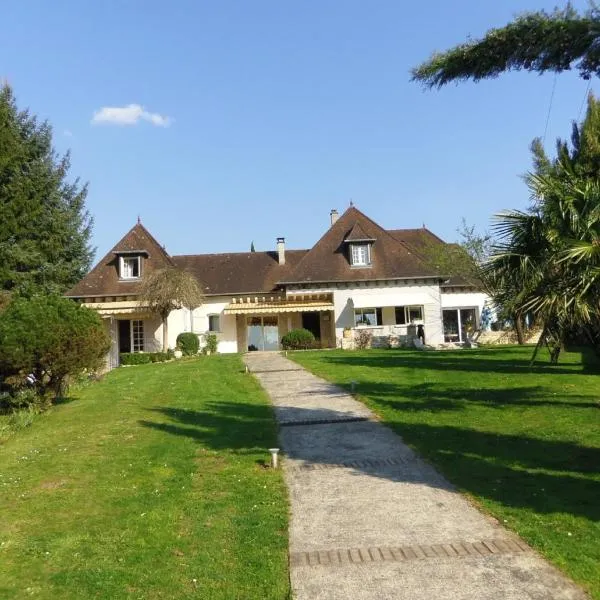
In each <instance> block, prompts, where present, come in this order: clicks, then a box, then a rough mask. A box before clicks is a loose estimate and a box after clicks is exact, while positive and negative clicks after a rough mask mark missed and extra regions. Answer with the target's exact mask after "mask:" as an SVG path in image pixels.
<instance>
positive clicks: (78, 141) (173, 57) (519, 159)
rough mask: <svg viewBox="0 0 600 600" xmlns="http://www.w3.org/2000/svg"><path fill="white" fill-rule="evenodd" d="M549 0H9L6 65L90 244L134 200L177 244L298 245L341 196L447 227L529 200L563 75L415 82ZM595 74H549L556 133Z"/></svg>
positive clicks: (398, 220)
mask: <svg viewBox="0 0 600 600" xmlns="http://www.w3.org/2000/svg"><path fill="white" fill-rule="evenodd" d="M555 2H556V0H551V1H550V2H546V1H543V0H536V2H533V0H532V2H531V3H529V2H528V3H527V4H526V5H524V3H523V2H519V1H516V0H503V1H502V2H497V1H492V0H452V1H451V2H448V1H447V0H430V1H429V2H410V3H409V2H401V1H398V0H390V1H383V0H379V1H377V2H369V3H367V2H364V1H355V0H344V1H342V0H336V1H332V0H302V1H298V0H296V1H293V2H292V1H288V0H283V1H282V0H253V1H252V2H248V1H241V0H239V1H234V0H225V1H223V2H216V1H213V2H200V1H191V0H190V1H182V0H172V1H171V2H169V3H167V2H164V1H161V2H158V1H150V0H144V1H142V0H140V1H133V0H131V1H126V0H120V1H116V0H115V1H104V2H81V1H79V0H70V1H66V0H62V1H61V0H54V1H53V2H48V1H47V0H37V1H34V0H28V1H27V2H23V1H21V0H5V2H3V3H2V13H3V14H2V22H3V27H2V36H0V78H5V79H7V80H8V81H9V82H10V83H11V85H12V86H13V87H14V90H15V93H16V95H17V100H18V103H19V106H21V107H29V108H30V109H31V110H32V111H33V112H34V113H36V114H38V115H39V116H40V117H41V118H47V119H49V120H50V122H51V123H52V124H53V126H54V131H55V143H56V147H57V149H58V150H59V151H65V150H66V149H68V148H71V150H72V163H73V167H72V174H73V175H77V176H79V177H81V179H82V180H84V181H89V183H90V193H89V196H88V208H89V210H90V212H91V213H92V215H93V216H94V219H95V227H94V237H93V243H94V245H95V246H97V248H98V254H97V258H99V257H100V256H101V255H102V254H103V253H104V252H106V251H107V250H108V249H109V248H110V247H111V246H112V245H113V244H114V243H115V242H116V241H117V240H118V239H119V238H120V237H121V236H122V235H123V234H124V233H125V232H126V231H127V230H128V229H129V228H130V227H131V226H132V225H133V224H134V223H135V220H136V218H137V216H138V214H140V215H141V218H142V222H143V223H144V224H145V225H146V226H147V227H148V228H149V229H150V230H151V231H152V232H153V233H154V235H155V236H156V237H157V238H158V239H159V241H161V243H163V244H165V245H166V247H167V250H168V251H169V252H171V253H173V254H186V253H188V254H191V253H203V252H227V251H247V250H248V249H249V246H250V242H251V241H252V240H254V242H255V245H256V247H257V249H260V250H266V249H268V250H270V249H273V248H274V246H275V238H276V237H277V236H285V237H286V239H287V243H288V247H292V248H302V247H308V246H311V245H312V244H313V243H314V242H315V241H316V240H317V239H318V238H319V237H320V236H321V235H322V233H323V232H324V231H325V229H326V228H327V226H328V222H329V211H330V210H331V209H332V208H337V209H338V210H340V211H342V210H344V209H345V208H346V207H347V206H348V203H349V201H350V199H352V200H353V201H354V203H355V204H356V206H357V207H358V208H360V209H361V210H363V211H364V212H366V213H367V214H368V215H369V216H371V217H372V218H373V219H375V220H376V221H378V222H379V223H380V224H381V225H383V226H384V227H388V228H400V227H419V226H421V225H422V224H423V223H425V224H426V225H427V226H428V227H429V228H430V229H432V230H433V231H434V232H436V233H437V234H438V235H440V236H442V237H444V238H446V239H448V240H454V239H456V228H457V226H458V225H459V223H460V220H461V218H462V217H465V218H466V219H467V221H468V222H470V223H472V224H474V225H476V226H477V227H478V228H479V229H485V228H487V227H488V225H489V222H490V217H491V215H492V214H493V213H495V212H498V211H500V210H502V209H505V208H523V207H525V206H526V205H527V203H528V193H527V189H526V188H525V186H524V184H523V182H522V180H521V178H520V176H521V175H522V174H523V173H524V172H525V171H527V170H528V168H529V167H530V155H529V149H528V148H529V144H530V142H531V140H532V139H533V138H534V137H536V136H542V135H543V133H544V129H545V123H546V117H547V114H548V107H549V103H550V97H551V92H552V87H553V82H554V76H552V75H548V76H543V77H539V76H537V75H533V74H527V73H515V74H509V75H504V76H502V77H500V78H499V79H496V80H491V81H484V82H481V83H479V84H473V83H467V84H461V85H458V86H455V85H450V86H447V87H445V88H443V89H442V90H440V91H424V90H423V89H422V88H421V87H420V86H419V85H417V84H415V83H412V82H410V74H409V71H410V69H411V67H413V66H415V65H417V64H419V63H420V62H421V61H423V60H424V59H426V58H427V57H428V56H429V55H430V54H431V53H432V52H433V51H434V50H436V49H438V50H443V49H446V48H448V47H450V46H452V45H454V44H455V43H459V42H462V41H464V40H465V39H466V37H467V36H469V35H470V36H472V37H478V36H479V35H481V34H482V33H483V32H485V31H486V30H487V29H489V28H490V27H493V26H501V25H503V24H504V23H506V22H507V21H508V20H510V19H511V17H512V16H513V15H514V14H515V13H516V12H519V11H522V10H524V9H532V10H533V9H538V8H552V7H553V6H554V4H555ZM575 6H577V7H580V8H581V7H584V6H586V3H585V2H583V1H578V2H575ZM586 86H587V83H586V82H584V81H583V80H580V79H578V78H577V77H576V76H575V75H574V74H563V75H560V76H559V77H558V78H557V79H556V90H555V94H554V101H553V105H552V111H551V113H550V121H549V126H548V131H547V136H546V143H547V146H548V147H550V148H551V147H553V145H554V139H555V138H556V137H557V136H565V135H568V134H569V132H570V127H571V121H572V120H573V119H575V118H577V115H578V113H579V109H580V106H581V103H582V100H583V98H584V94H585V90H586ZM596 87H597V84H596V82H593V85H592V89H595V88H596ZM107 108H120V109H124V110H121V111H110V110H108V111H107V110H106V109H107ZM94 116H95V118H96V121H97V122H93V119H94ZM115 120H117V121H120V122H121V123H120V124H118V123H115V122H114V121H115ZM123 121H126V122H127V123H128V124H123V123H122V122H123Z"/></svg>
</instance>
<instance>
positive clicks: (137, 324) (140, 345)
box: [129, 319, 145, 352]
mask: <svg viewBox="0 0 600 600" xmlns="http://www.w3.org/2000/svg"><path fill="white" fill-rule="evenodd" d="M129 327H130V336H131V351H132V352H144V348H145V344H144V321H143V320H142V319H132V320H131V321H130V323H129Z"/></svg>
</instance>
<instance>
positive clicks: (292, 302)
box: [223, 294, 335, 352]
mask: <svg viewBox="0 0 600 600" xmlns="http://www.w3.org/2000/svg"><path fill="white" fill-rule="evenodd" d="M333 308H334V307H333V297H332V295H331V294H301V295H297V294H296V295H293V296H271V297H264V296H263V297H253V298H250V297H246V298H234V299H233V300H232V302H231V303H230V304H229V305H228V306H227V307H226V308H225V310H224V311H223V312H224V314H225V315H235V317H236V329H237V346H238V352H248V351H250V352H251V351H256V350H259V351H268V350H279V349H280V348H281V338H282V337H283V336H284V335H285V334H286V333H287V332H288V331H291V330H293V329H299V328H304V329H308V330H309V331H311V332H312V333H313V335H314V336H315V339H317V340H318V341H319V343H320V346H321V347H322V348H332V347H335V320H334V313H333Z"/></svg>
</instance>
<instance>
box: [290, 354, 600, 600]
mask: <svg viewBox="0 0 600 600" xmlns="http://www.w3.org/2000/svg"><path fill="white" fill-rule="evenodd" d="M531 350H532V349H531V348H530V347H521V348H519V347H506V348H494V349H492V348H490V349H478V350H462V351H451V352H416V351H415V352H411V351H402V350H368V351H362V352H344V351H328V352H327V351H326V352H306V353H297V354H294V355H293V356H292V358H293V359H294V360H296V361H297V362H299V363H300V364H302V365H303V366H305V367H307V368H308V369H310V370H311V371H313V372H314V373H316V374H318V375H321V376H322V377H325V378H326V379H329V380H330V381H333V382H336V383H338V384H341V385H343V386H345V387H350V385H349V383H350V382H351V381H352V380H355V381H357V382H358V387H357V392H358V394H359V396H360V399H361V400H363V401H364V402H365V403H366V404H367V405H368V406H369V407H370V408H371V409H373V410H374V411H375V412H376V413H377V414H378V415H379V416H380V417H381V418H382V420H383V421H384V422H385V423H387V424H388V425H389V426H390V427H392V428H393V429H394V430H395V431H397V432H398V433H399V434H400V435H401V436H402V437H403V438H404V440H405V441H406V442H407V443H408V444H409V445H411V446H412V447H413V448H415V449H416V450H417V451H418V452H419V453H420V454H421V455H423V456H425V457H426V458H427V459H428V460H430V461H431V462H432V463H433V464H435V465H436V466H437V467H438V468H439V469H440V470H441V471H442V472H443V473H444V474H445V475H446V476H447V477H448V479H449V480H450V481H452V482H453V483H454V484H455V485H456V486H457V487H458V488H459V489H460V490H462V491H463V492H465V493H466V494H467V495H469V496H470V497H471V498H472V499H473V500H474V501H475V502H476V503H477V504H479V505H480V506H482V507H483V508H484V509H485V510H486V511H488V512H489V513H491V514H492V515H494V516H495V517H497V518H498V519H499V520H500V521H501V522H503V523H505V524H506V525H507V526H508V527H510V528H512V529H513V530H515V531H516V532H518V533H519V535H521V536H522V537H523V538H524V539H526V540H527V541H528V542H529V543H531V544H532V545H533V546H534V547H535V548H536V549H538V550H539V551H540V552H541V553H542V554H543V555H545V556H546V557H548V558H549V559H550V560H552V561H553V562H554V563H555V564H556V565H558V566H559V567H560V568H561V569H563V570H564V571H565V572H566V573H568V574H569V575H570V576H571V577H572V578H573V579H575V580H576V581H578V582H579V583H581V584H582V585H584V586H585V587H587V588H588V589H589V590H590V591H591V593H592V595H593V597H594V598H596V599H600V372H599V371H598V366H597V363H595V361H594V360H593V359H591V358H590V357H589V356H586V357H584V358H585V360H584V361H583V362H582V355H581V354H579V353H566V354H564V355H561V364H559V365H558V366H556V367H551V366H549V365H539V366H536V367H533V368H530V367H529V366H528V362H529V358H530V356H531Z"/></svg>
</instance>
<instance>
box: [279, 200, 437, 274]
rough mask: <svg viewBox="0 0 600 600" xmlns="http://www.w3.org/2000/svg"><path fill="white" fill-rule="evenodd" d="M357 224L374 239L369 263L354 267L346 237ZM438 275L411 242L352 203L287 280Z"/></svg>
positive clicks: (367, 237)
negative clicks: (400, 237) (401, 237)
mask: <svg viewBox="0 0 600 600" xmlns="http://www.w3.org/2000/svg"><path fill="white" fill-rule="evenodd" d="M358 227H360V231H361V235H362V236H364V237H365V239H372V240H375V242H374V243H373V247H372V249H371V262H372V264H371V266H369V267H360V268H357V267H353V266H351V265H350V263H349V261H348V254H347V248H346V246H347V244H345V241H346V240H347V238H348V236H349V235H350V233H351V232H352V231H353V230H354V229H355V228H358ZM435 276H436V273H435V272H434V271H433V270H432V269H431V268H430V267H429V266H428V265H427V264H425V262H424V261H423V260H422V259H421V258H419V256H418V255H417V253H416V252H415V251H414V250H413V249H412V248H411V247H410V246H408V245H407V244H406V243H404V242H403V241H402V240H400V239H397V238H396V237H394V236H393V235H391V234H390V233H389V232H387V231H386V230H385V229H383V228H382V227H380V226H379V225H378V224H377V223H375V222H374V221H372V220H371V219H369V217H367V216H366V215H365V214H363V213H362V212H360V211H359V210H358V209H357V208H356V207H354V206H351V207H350V208H349V209H348V210H346V212H345V213H344V214H343V215H342V216H341V217H340V218H339V219H338V220H337V221H336V222H335V223H334V224H333V225H332V226H331V227H330V228H329V230H328V231H327V232H326V233H325V235H324V236H323V237H322V238H321V239H320V240H319V241H318V242H317V243H316V244H315V245H314V246H313V248H312V249H311V250H310V251H309V252H307V253H306V255H305V256H304V258H302V260H301V261H300V262H299V264H298V266H297V267H296V268H295V269H294V271H293V272H292V273H291V274H290V278H289V279H286V280H284V281H285V282H286V283H305V282H327V281H365V280H372V279H395V278H398V279H401V278H409V277H435Z"/></svg>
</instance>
